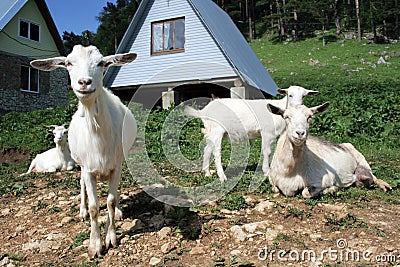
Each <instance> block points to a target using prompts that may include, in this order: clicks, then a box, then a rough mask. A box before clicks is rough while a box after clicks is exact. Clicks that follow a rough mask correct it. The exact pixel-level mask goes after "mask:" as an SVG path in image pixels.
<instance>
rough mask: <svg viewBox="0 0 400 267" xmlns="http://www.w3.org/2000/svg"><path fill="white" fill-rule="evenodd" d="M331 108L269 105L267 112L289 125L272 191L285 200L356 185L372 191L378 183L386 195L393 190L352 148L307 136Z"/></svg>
mask: <svg viewBox="0 0 400 267" xmlns="http://www.w3.org/2000/svg"><path fill="white" fill-rule="evenodd" d="M328 107H329V103H325V104H322V105H320V106H316V107H313V108H308V107H306V106H303V105H299V106H296V107H288V108H287V109H282V108H280V107H277V106H273V105H271V104H268V109H269V110H270V111H271V112H272V113H274V114H277V115H280V116H282V117H283V118H284V120H285V122H286V131H285V133H283V134H282V135H281V137H280V138H279V141H278V144H277V147H276V150H275V153H274V157H273V159H272V162H271V170H270V173H269V177H270V182H271V185H272V189H273V190H274V191H275V192H278V191H281V192H282V193H283V194H284V195H285V196H293V195H295V194H296V193H299V192H300V191H302V195H303V197H306V198H310V197H314V196H317V195H319V194H320V193H323V194H326V193H329V192H334V191H337V190H338V189H339V188H345V187H349V186H351V185H353V184H355V185H357V186H361V185H364V186H366V187H369V186H370V185H372V184H374V183H375V184H376V185H378V186H379V187H380V188H382V190H384V191H386V190H387V189H392V188H391V187H390V185H389V184H387V183H386V182H384V181H382V180H380V179H377V178H376V177H375V176H374V175H373V174H372V171H371V167H370V166H369V164H368V163H367V161H366V160H365V158H364V156H363V155H362V154H361V153H360V152H359V151H357V150H356V149H355V148H354V146H353V145H352V144H349V143H344V144H334V143H331V142H329V141H327V140H325V139H322V138H318V137H315V136H309V135H308V129H309V126H310V122H311V118H312V116H313V115H314V114H318V113H321V112H324V111H325V110H326V109H328Z"/></svg>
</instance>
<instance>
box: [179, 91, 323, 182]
mask: <svg viewBox="0 0 400 267" xmlns="http://www.w3.org/2000/svg"><path fill="white" fill-rule="evenodd" d="M278 92H279V93H281V94H286V96H285V97H284V98H282V99H279V100H267V99H260V100H243V99H232V98H221V99H215V100H213V101H211V102H210V103H209V104H207V105H206V106H205V107H204V108H203V109H202V110H196V109H194V108H192V107H189V106H186V107H185V113H186V114H187V115H188V116H192V117H196V118H200V119H201V120H202V121H203V124H204V128H203V129H202V133H203V134H204V136H205V139H206V147H205V148H204V155H203V167H202V169H203V172H204V173H205V175H206V176H211V173H210V158H211V154H213V155H214V159H215V166H216V168H217V174H218V177H219V179H220V181H221V182H223V181H225V180H226V176H225V173H224V170H223V168H222V163H221V142H222V138H224V137H226V138H228V139H229V140H230V141H244V140H251V139H256V138H259V137H261V142H262V154H263V165H262V170H263V173H264V175H265V176H267V175H268V172H269V154H270V153H271V144H272V142H273V141H275V140H276V138H277V137H278V136H279V135H280V134H281V133H282V132H283V130H284V128H285V123H284V121H283V120H282V118H281V117H280V116H274V115H272V114H271V113H270V112H268V110H266V108H265V106H266V105H267V103H273V104H274V105H276V106H279V107H281V108H286V107H287V106H288V105H289V106H291V105H300V104H302V103H303V98H304V97H305V96H306V95H313V94H317V93H318V92H317V91H312V90H307V89H304V88H303V87H300V86H290V87H289V88H288V89H279V90H278Z"/></svg>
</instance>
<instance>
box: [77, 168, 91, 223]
mask: <svg viewBox="0 0 400 267" xmlns="http://www.w3.org/2000/svg"><path fill="white" fill-rule="evenodd" d="M80 182H81V206H80V208H79V217H80V218H81V219H82V221H84V220H85V219H86V218H87V216H88V215H89V213H88V210H87V202H86V188H85V179H84V175H83V174H81V181H80Z"/></svg>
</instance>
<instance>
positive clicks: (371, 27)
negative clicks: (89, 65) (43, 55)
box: [62, 0, 400, 54]
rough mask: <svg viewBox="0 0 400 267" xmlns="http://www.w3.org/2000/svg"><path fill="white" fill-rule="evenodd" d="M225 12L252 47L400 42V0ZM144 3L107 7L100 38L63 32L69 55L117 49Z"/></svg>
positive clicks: (238, 1) (239, 5)
mask: <svg viewBox="0 0 400 267" xmlns="http://www.w3.org/2000/svg"><path fill="white" fill-rule="evenodd" d="M213 1H214V2H215V3H216V4H217V5H218V6H220V7H221V8H222V9H223V10H225V11H226V12H227V13H228V14H229V16H230V17H231V18H232V20H233V21H234V22H235V24H236V25H237V26H238V28H239V29H240V31H241V32H242V33H243V35H244V36H245V37H246V38H247V40H248V41H249V42H251V41H253V40H254V39H257V38H261V37H264V36H267V37H269V38H273V39H274V40H275V41H277V42H282V41H298V40H304V39H307V38H309V37H312V36H314V34H315V33H316V32H322V33H325V32H330V33H332V34H331V35H330V36H332V37H334V38H337V39H339V38H355V39H358V40H359V41H361V39H362V38H368V39H369V40H371V42H374V43H385V42H390V41H391V40H399V33H400V29H399V23H400V22H399V17H400V10H399V3H398V2H399V0H318V1H317V0H213ZM140 2H141V0H117V1H116V3H115V4H114V3H112V2H107V5H106V6H105V7H103V10H102V11H101V12H100V13H99V15H98V17H97V19H98V21H99V27H98V28H97V31H96V32H91V31H84V32H82V33H74V32H63V35H62V38H63V40H64V45H65V48H66V50H67V53H68V52H69V51H70V49H71V48H72V47H73V46H74V45H75V44H78V43H83V44H86V45H88V44H93V45H96V46H97V47H99V48H100V50H101V51H102V52H103V54H112V53H114V52H115V51H116V49H117V48H118V45H119V42H120V41H121V39H122V37H123V35H124V33H125V31H126V29H127V27H128V25H129V23H130V21H131V20H132V18H133V16H134V14H135V12H136V10H137V8H138V7H139V4H140Z"/></svg>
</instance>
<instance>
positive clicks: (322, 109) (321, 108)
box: [310, 102, 330, 114]
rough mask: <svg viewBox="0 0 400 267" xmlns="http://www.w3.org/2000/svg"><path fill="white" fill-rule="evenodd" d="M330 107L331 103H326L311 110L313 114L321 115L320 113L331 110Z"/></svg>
mask: <svg viewBox="0 0 400 267" xmlns="http://www.w3.org/2000/svg"><path fill="white" fill-rule="evenodd" d="M329 105H330V103H329V102H325V103H324V104H322V105H319V106H316V107H313V108H310V109H311V111H312V112H313V114H319V113H322V112H325V111H326V110H327V109H328V108H329Z"/></svg>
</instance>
